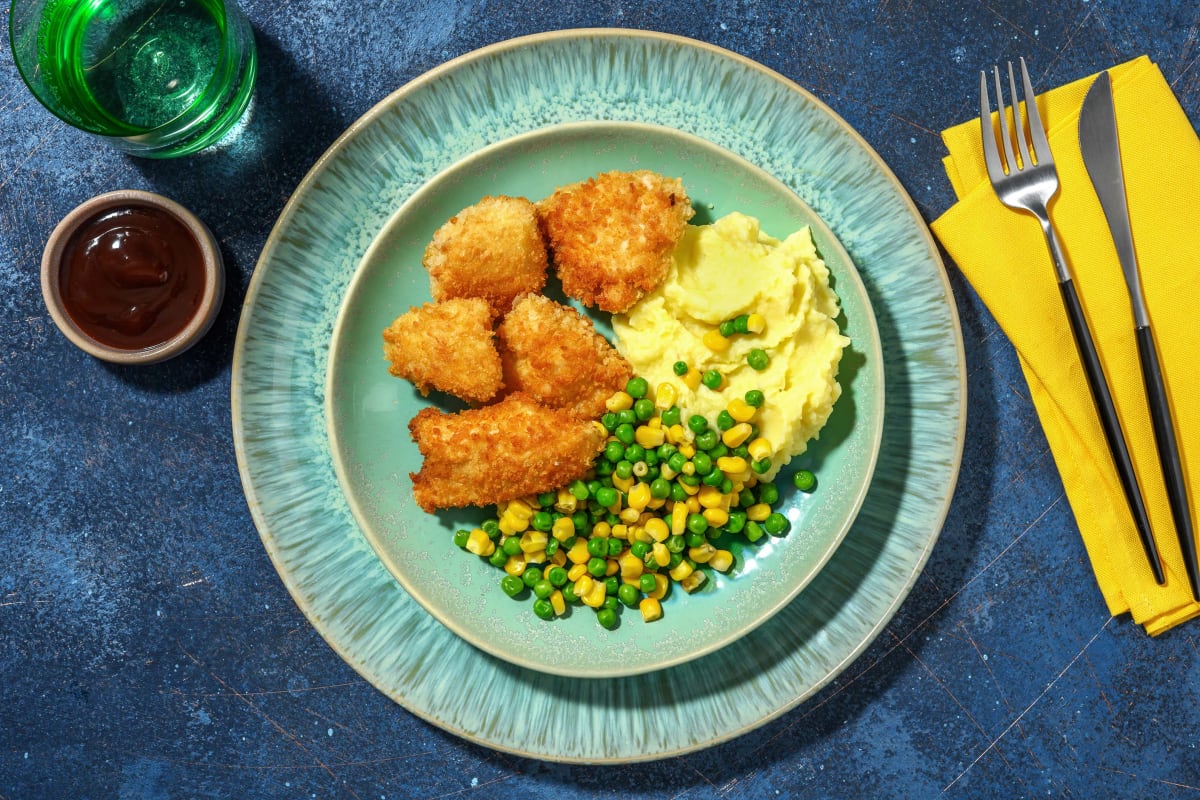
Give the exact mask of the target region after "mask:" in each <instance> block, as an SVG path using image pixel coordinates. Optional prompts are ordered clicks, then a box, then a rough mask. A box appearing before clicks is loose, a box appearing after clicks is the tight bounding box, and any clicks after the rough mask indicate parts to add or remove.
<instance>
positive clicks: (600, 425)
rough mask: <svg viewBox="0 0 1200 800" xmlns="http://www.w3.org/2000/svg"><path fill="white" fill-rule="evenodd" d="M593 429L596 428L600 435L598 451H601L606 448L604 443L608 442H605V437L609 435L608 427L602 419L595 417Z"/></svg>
mask: <svg viewBox="0 0 1200 800" xmlns="http://www.w3.org/2000/svg"><path fill="white" fill-rule="evenodd" d="M592 430H594V431H595V432H596V434H597V435H598V436H599V437H600V440H599V441H600V444H599V445H597V446H596V452H597V453H599V452H600V451H601V450H603V449H604V445H605V444H606V443H607V442H605V440H604V437H606V436H608V428H606V427H604V425H603V423H601V422H600V420H598V419H594V420H592Z"/></svg>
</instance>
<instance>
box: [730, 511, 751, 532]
mask: <svg viewBox="0 0 1200 800" xmlns="http://www.w3.org/2000/svg"><path fill="white" fill-rule="evenodd" d="M744 527H746V512H745V511H740V510H738V509H734V510H733V511H730V512H729V521H728V522H726V523H725V528H726V529H727V530H728V531H729V532H730V533H741V532H742V528H744Z"/></svg>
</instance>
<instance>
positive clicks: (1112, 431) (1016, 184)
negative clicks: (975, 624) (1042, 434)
mask: <svg viewBox="0 0 1200 800" xmlns="http://www.w3.org/2000/svg"><path fill="white" fill-rule="evenodd" d="M1020 64H1021V78H1022V83H1023V89H1024V97H1025V117H1026V122H1027V123H1028V128H1029V134H1028V135H1029V138H1030V139H1032V141H1029V139H1027V138H1026V134H1025V130H1024V128H1025V125H1024V124H1022V121H1021V115H1020V111H1019V107H1018V101H1017V85H1016V79H1015V78H1014V76H1013V67H1012V63H1011V62H1010V63H1009V64H1008V87H1009V96H1010V98H1011V101H1012V118H1013V125H1012V126H1011V129H1010V125H1009V122H1008V112H1007V110H1006V109H1005V107H1004V94H1003V91H1002V89H1001V86H1000V69H999V67H993V68H992V73H993V77H994V81H995V87H996V104H997V106H998V110H999V114H998V116H999V136H997V131H996V127H995V125H994V124H993V122H992V113H991V104H990V102H989V100H988V76H987V72H980V74H979V123H980V133H981V136H982V139H983V153H984V161H985V162H986V164H987V171H988V178H989V179H990V181H991V183H992V188H993V189H994V190H995V192H996V196H997V197H999V198H1000V201H1001V202H1002V203H1004V204H1005V205H1006V206H1008V207H1010V208H1014V209H1018V210H1021V211H1026V212H1028V213H1030V214H1032V215H1033V216H1034V217H1036V218H1037V220H1038V222H1039V223H1041V226H1042V233H1043V234H1044V235H1045V237H1046V246H1047V248H1048V249H1049V251H1050V258H1051V261H1052V262H1053V265H1054V274H1055V278H1056V279H1057V280H1058V287H1059V291H1060V293H1061V295H1062V301H1063V305H1064V306H1065V308H1066V311H1067V318H1068V320H1069V321H1070V325H1071V333H1072V334H1073V335H1074V337H1075V345H1076V348H1077V349H1078V351H1079V356H1080V360H1081V361H1082V363H1083V368H1084V373H1085V375H1086V376H1087V382H1088V388H1089V389H1090V390H1091V394H1092V399H1093V401H1094V403H1095V405H1096V411H1097V413H1098V415H1099V418H1100V424H1101V427H1102V428H1103V430H1104V438H1105V440H1106V441H1107V443H1108V449H1109V452H1110V453H1111V455H1112V458H1113V462H1114V464H1115V465H1116V468H1117V475H1118V477H1119V479H1120V482H1121V488H1122V489H1123V490H1124V493H1125V499H1126V501H1127V502H1128V504H1129V508H1130V511H1131V512H1132V514H1133V521H1134V526H1135V528H1136V529H1137V533H1138V538H1139V539H1140V540H1141V543H1142V548H1143V549H1144V550H1145V553H1146V559H1147V560H1148V561H1149V563H1150V569H1151V571H1152V572H1153V574H1154V580H1155V581H1157V582H1158V583H1159V584H1163V583H1165V582H1166V575H1165V574H1164V573H1163V568H1162V563H1161V560H1160V558H1159V554H1158V548H1157V546H1156V545H1155V542H1154V537H1153V535H1152V534H1151V530H1150V519H1149V515H1148V514H1147V513H1146V503H1145V501H1144V500H1143V498H1142V493H1141V489H1140V488H1139V486H1138V482H1137V476H1136V474H1135V472H1134V469H1133V461H1132V460H1131V458H1130V455H1129V447H1128V446H1127V445H1126V442H1125V437H1124V433H1123V431H1122V430H1121V423H1120V420H1119V419H1118V417H1117V410H1116V406H1115V405H1114V403H1113V399H1112V392H1111V390H1110V389H1109V387H1108V382H1107V381H1106V380H1105V377H1104V369H1103V367H1102V365H1101V363H1100V356H1099V353H1098V352H1097V350H1096V344H1095V342H1094V341H1093V339H1092V335H1091V331H1090V330H1089V329H1088V325H1087V319H1086V317H1085V316H1084V313H1083V306H1082V305H1081V304H1080V301H1079V295H1078V293H1077V292H1076V291H1075V283H1074V281H1073V280H1072V275H1071V271H1070V269H1069V268H1068V266H1067V262H1066V258H1065V257H1064V255H1063V252H1062V247H1061V245H1060V244H1059V240H1058V234H1057V233H1056V232H1055V229H1054V226H1053V224H1052V223H1051V218H1050V211H1049V208H1048V205H1049V202H1050V200H1051V198H1053V197H1054V196H1055V195H1056V194H1057V193H1058V190H1059V181H1058V170H1057V169H1056V168H1055V166H1054V156H1053V154H1052V153H1051V152H1050V143H1049V142H1048V141H1047V140H1046V130H1045V128H1044V127H1043V126H1042V120H1041V115H1040V114H1039V113H1038V108H1037V100H1036V96H1035V94H1034V92H1033V87H1032V85H1031V84H1030V81H1029V71H1028V69H1027V68H1026V66H1025V59H1023V58H1022V59H1020ZM997 138H999V140H1000V142H1001V144H1002V146H1003V148H1004V160H1003V161H1002V160H1001V157H1000V151H999V148H998V146H997ZM1014 140H1015V142H1016V152H1014V148H1013V142H1014ZM1017 152H1019V154H1020V159H1019V160H1018V158H1017Z"/></svg>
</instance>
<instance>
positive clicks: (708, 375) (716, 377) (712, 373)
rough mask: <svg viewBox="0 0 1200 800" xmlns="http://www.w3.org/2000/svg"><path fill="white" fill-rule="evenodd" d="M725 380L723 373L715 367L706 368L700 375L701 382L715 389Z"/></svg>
mask: <svg viewBox="0 0 1200 800" xmlns="http://www.w3.org/2000/svg"><path fill="white" fill-rule="evenodd" d="M723 380H724V378H722V377H721V373H720V372H718V371H717V370H715V369H710V370H705V372H704V374H703V375H701V376H700V382H701V383H703V384H704V385H705V386H707V387H708V388H709V389H712V390H713V391H716V390H717V389H720V388H721V381H723Z"/></svg>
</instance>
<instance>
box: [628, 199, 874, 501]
mask: <svg viewBox="0 0 1200 800" xmlns="http://www.w3.org/2000/svg"><path fill="white" fill-rule="evenodd" d="M751 313H757V314H761V315H762V316H763V317H764V318H765V319H766V327H765V329H764V330H763V331H762V332H761V333H746V334H735V335H733V336H732V337H730V338H729V343H730V346H729V348H728V349H727V350H726V351H725V352H723V353H716V352H713V350H711V349H709V347H707V346H706V345H705V343H704V341H703V337H704V335H705V334H706V333H708V332H710V331H712V330H713V329H714V328H716V327H717V326H718V325H720V323H721V322H723V321H725V320H731V319H733V318H735V317H737V316H738V315H740V314H751ZM838 313H839V306H838V299H837V295H835V294H834V293H833V290H832V289H831V288H830V286H829V270H828V269H827V268H826V266H825V262H824V261H822V260H821V259H820V257H818V255H817V252H816V248H815V246H814V245H813V240H812V234H811V232H810V231H809V229H808V228H803V229H801V230H799V231H797V232H796V233H793V234H792V235H791V236H789V237H788V238H787V239H785V240H784V241H782V242H781V241H779V240H777V239H774V238H772V237H771V236H769V235H767V234H766V233H764V232H763V231H762V230H761V229H760V228H759V223H758V220H756V219H754V218H753V217H748V216H745V215H744V214H738V213H733V214H729V215H728V216H725V217H722V218H721V219H719V220H717V221H716V222H714V223H713V224H711V225H704V226H688V228H687V232H686V233H685V234H684V238H683V241H682V242H680V244H679V246H678V247H677V248H676V250H675V256H674V262H673V264H672V265H671V268H670V271H669V272H668V274H667V278H666V280H665V281H664V282H663V283H662V285H660V286H659V287H658V288H657V289H656V290H655V291H653V292H652V293H650V294H648V295H646V296H645V297H644V298H643V299H642V300H640V301H639V302H638V303H637V304H636V305H635V306H634V307H633V308H632V309H630V310H629V312H628V313H627V314H623V315H617V316H614V317H613V329H614V331H615V332H616V334H617V337H618V343H617V348H618V350H620V352H621V354H622V355H624V356H625V358H626V359H628V360H629V362H630V364H632V365H633V368H634V371H635V372H636V373H637V374H639V375H641V376H643V377H644V378H646V379H647V380H648V381H650V383H651V385H658V384H659V383H663V382H666V381H670V382H673V383H675V384H676V385H677V386H678V387H679V390H680V399H679V402H678V405H679V406H680V407H681V408H683V409H684V410H685V412H686V413H687V414H703V415H704V416H705V417H707V418H708V419H709V421H710V423H712V424H714V425H715V423H716V419H717V414H719V413H720V412H721V411H722V410H723V409H724V408H725V407H726V406H727V405H728V403H729V401H730V400H732V399H733V398H735V397H743V396H744V395H745V393H746V392H747V391H749V390H751V389H759V390H761V391H762V392H763V394H764V395H765V396H766V404H765V405H764V407H763V409H762V410H760V411H759V413H758V414H757V415H756V417H755V419H754V423H755V424H756V425H757V426H758V428H759V435H760V436H762V437H764V438H766V439H767V441H768V442H770V443H771V446H772V448H773V455H772V456H771V462H772V468H771V470H770V471H769V472H767V473H766V475H765V476H764V477H766V478H770V477H773V476H774V475H775V473H776V472H778V471H779V468H780V467H782V466H783V465H784V464H786V463H787V462H788V461H790V460H791V459H792V457H793V456H797V455H799V454H801V453H803V452H804V451H805V449H806V448H807V447H808V442H809V441H810V440H812V439H814V438H816V437H817V435H818V433H819V432H820V430H821V428H822V427H823V426H824V425H825V422H826V421H827V420H828V419H829V414H830V412H831V411H832V409H833V404H834V402H835V401H836V400H837V399H838V397H839V396H840V395H841V387H840V386H839V385H838V382H837V372H838V363H839V362H840V361H841V357H842V350H843V349H844V348H845V347H846V345H848V344H849V343H850V340H849V339H847V338H846V337H845V336H843V335H842V334H841V333H840V332H839V330H838V326H837V323H836V322H835V318H836V317H837V316H838ZM756 348H757V349H762V350H765V351H766V352H767V353H768V354H769V356H770V359H771V360H770V365H769V366H768V367H767V369H765V370H764V371H762V372H759V371H756V370H754V369H753V368H751V367H750V366H749V364H747V363H746V356H747V355H748V354H749V353H750V351H751V350H752V349H756ZM676 361H685V362H687V364H688V365H689V366H692V367H696V368H698V369H699V370H701V371H702V372H703V371H705V370H710V369H716V370H719V371H720V373H721V374H722V375H724V376H725V379H726V384H725V385H724V387H723V388H722V389H721V390H720V391H713V390H711V389H708V388H707V387H705V386H700V387H699V388H698V389H696V390H695V391H692V390H689V389H688V388H687V387H686V386H685V385H684V383H683V381H682V380H681V379H680V378H679V377H678V376H676V375H675V373H674V371H673V370H672V366H673V364H674V363H675V362H676Z"/></svg>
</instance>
